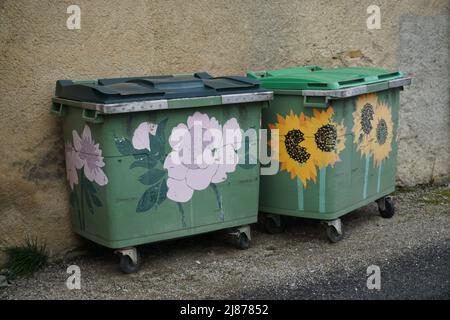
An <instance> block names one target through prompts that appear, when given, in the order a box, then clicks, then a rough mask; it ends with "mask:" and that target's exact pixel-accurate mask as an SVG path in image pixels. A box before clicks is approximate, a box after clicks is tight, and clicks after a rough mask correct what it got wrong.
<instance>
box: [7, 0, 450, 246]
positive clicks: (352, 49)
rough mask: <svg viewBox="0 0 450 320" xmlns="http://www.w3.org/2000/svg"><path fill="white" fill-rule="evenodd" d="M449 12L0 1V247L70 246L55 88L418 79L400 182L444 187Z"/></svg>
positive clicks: (423, 4) (407, 103)
mask: <svg viewBox="0 0 450 320" xmlns="http://www.w3.org/2000/svg"><path fill="white" fill-rule="evenodd" d="M71 4H77V5H79V6H80V7H81V30H68V29H67V27H66V20H67V17H68V14H66V8H67V7H68V6H69V5H71ZM370 4H376V5H378V6H380V8H381V30H367V26H366V19H367V14H366V8H367V7H368V6H369V5H370ZM449 7H450V5H449V1H448V0H441V1H439V0H434V1H430V0H420V1H418V0H410V1H387V0H383V1H381V0H377V1H374V0H371V1H359V0H352V1H350V0H341V1H336V0H333V1H316V0H309V1H308V0H302V1H292V0H285V1H263V0H253V1H248V0H247V1H242V0H231V1H219V0H217V1H206V0H204V1H183V0H179V1H144V0H108V1H106V0H95V1H88V0H73V1H56V0H54V1H51V0H43V1H32V0H28V1H18V0H2V1H0V106H1V114H0V128H1V135H0V154H1V162H0V180H1V183H0V221H1V222H0V241H1V242H0V245H6V244H13V243H18V242H21V241H22V240H23V238H24V237H25V236H26V235H29V236H38V237H39V238H40V239H42V240H45V241H46V242H47V243H48V245H49V248H50V249H51V250H52V253H53V254H56V255H58V254H60V253H62V252H65V251H66V250H68V249H70V248H73V247H74V246H75V245H77V240H76V237H74V236H73V235H72V233H71V232H70V227H69V224H68V205H67V193H66V191H65V190H66V189H65V173H64V162H63V152H62V151H63V150H62V145H63V142H62V140H61V128H60V124H59V121H58V119H56V118H55V117H53V116H52V115H50V114H49V112H48V109H49V106H50V99H51V97H52V94H53V91H54V84H55V81H56V80H57V79H63V78H66V79H83V78H100V77H118V76H132V75H148V74H170V73H180V72H189V71H208V72H210V73H212V74H215V75H224V74H242V73H244V72H245V71H246V70H247V69H251V68H258V69H263V68H279V67H287V66H296V65H304V64H320V65H323V66H381V67H385V68H394V69H395V68H398V66H401V69H402V70H404V71H406V72H415V73H417V74H416V84H415V87H413V88H412V89H410V90H409V91H405V92H404V94H403V96H402V99H403V103H402V111H401V112H402V115H401V131H402V133H403V132H404V133H405V136H401V140H400V150H399V162H400V163H401V165H400V167H399V171H398V179H399V181H400V182H402V183H405V184H416V183H424V182H429V181H431V180H440V181H445V180H446V179H448V177H449V157H450V156H449V150H450V142H449V141H450V137H449V116H450V115H449V97H448V82H449V75H448V66H449V58H448V39H449V28H448V20H449V19H448V18H449V16H448V10H449ZM402 16H409V17H410V18H405V19H403V18H402ZM417 16H420V17H421V18H418V17H417ZM427 17H428V18H427ZM416 19H417V20H416ZM416 21H417V24H416ZM435 28H437V29H438V30H439V32H438V35H436V34H435V33H434V30H435ZM420 39H424V40H426V41H421V40H420ZM435 49H436V50H437V51H438V52H439V54H436V51H435ZM421 57H426V58H425V59H421ZM444 68H445V69H444ZM443 70H447V71H443ZM432 71H436V72H438V74H439V76H436V74H435V73H433V72H432ZM430 78H432V79H433V82H432V83H431V82H430V81H429V79H430ZM436 86H438V87H439V88H440V90H437V89H436ZM419 88H420V90H421V92H420V93H417V92H414V91H415V90H416V89H419ZM443 91H446V95H445V94H444V93H443ZM441 93H442V97H441V98H436V96H439V95H440V94H441ZM433 97H434V98H433ZM428 98H433V99H432V100H429V99H428ZM430 101H432V103H433V104H432V105H430ZM415 110H421V111H420V112H417V113H416V112H415ZM431 113H432V114H433V115H431ZM418 124H420V125H418ZM431 166H433V169H432V170H431V169H430V168H431Z"/></svg>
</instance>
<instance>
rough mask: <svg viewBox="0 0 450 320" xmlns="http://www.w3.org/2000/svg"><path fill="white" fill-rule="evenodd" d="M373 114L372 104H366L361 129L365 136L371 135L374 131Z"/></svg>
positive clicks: (362, 111)
mask: <svg viewBox="0 0 450 320" xmlns="http://www.w3.org/2000/svg"><path fill="white" fill-rule="evenodd" d="M373 114H374V111H373V106H372V105H371V104H370V103H366V105H365V106H364V107H363V108H362V110H361V127H362V130H363V132H364V133H365V134H369V133H370V131H372V120H373Z"/></svg>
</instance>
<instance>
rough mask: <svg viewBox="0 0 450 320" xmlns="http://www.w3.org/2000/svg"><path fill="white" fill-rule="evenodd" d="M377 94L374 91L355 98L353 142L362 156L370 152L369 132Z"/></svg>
mask: <svg viewBox="0 0 450 320" xmlns="http://www.w3.org/2000/svg"><path fill="white" fill-rule="evenodd" d="M377 100H378V99H377V95H376V94H374V93H370V94H363V95H360V96H359V97H358V98H357V100H356V110H355V112H353V142H354V143H355V144H356V149H357V150H358V151H359V152H361V154H362V155H363V156H368V155H369V153H370V141H369V139H370V134H371V133H372V130H373V123H372V122H373V116H374V114H375V109H376V106H377Z"/></svg>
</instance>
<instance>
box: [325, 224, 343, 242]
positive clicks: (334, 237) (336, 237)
mask: <svg viewBox="0 0 450 320" xmlns="http://www.w3.org/2000/svg"><path fill="white" fill-rule="evenodd" d="M327 237H328V240H330V242H331V243H336V242H339V241H341V240H342V239H343V238H344V231H342V233H341V234H339V233H338V231H337V230H336V228H335V227H333V226H327Z"/></svg>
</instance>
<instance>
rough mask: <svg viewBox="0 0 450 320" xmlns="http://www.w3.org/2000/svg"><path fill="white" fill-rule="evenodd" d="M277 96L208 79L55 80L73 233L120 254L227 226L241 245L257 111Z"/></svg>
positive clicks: (248, 217) (254, 201)
mask: <svg viewBox="0 0 450 320" xmlns="http://www.w3.org/2000/svg"><path fill="white" fill-rule="evenodd" d="M271 99H272V92H270V91H268V90H265V89H262V88H261V87H260V85H259V82H258V81H257V80H254V79H249V78H245V77H217V78H213V77H211V76H210V75H208V74H207V73H196V74H193V75H173V76H155V77H153V76H149V77H137V78H116V79H99V80H94V81H71V80H59V81H57V83H56V93H55V97H54V98H53V100H52V108H51V111H52V112H53V113H55V114H57V115H58V116H60V117H61V119H62V124H63V126H62V127H63V135H64V141H65V159H66V171H67V180H68V182H69V183H68V185H69V190H70V208H71V219H72V225H73V230H74V231H75V232H76V233H78V234H80V235H81V236H83V237H85V238H87V239H90V240H92V241H94V242H96V243H98V244H101V245H103V246H106V247H109V248H114V249H118V250H116V252H117V253H118V254H120V256H121V260H120V266H121V268H122V270H123V271H124V272H134V271H136V270H137V268H138V266H139V261H140V259H139V254H138V251H137V250H136V248H135V247H134V246H136V245H140V244H145V243H151V242H156V241H161V240H167V239H173V238H180V237H186V236H190V235H195V234H200V233H205V232H210V231H214V230H219V229H228V228H231V229H232V232H230V234H233V235H234V236H235V239H236V242H237V244H238V246H239V247H240V248H241V249H245V248H247V247H248V245H249V241H250V239H251V235H250V228H249V224H251V223H255V222H256V221H257V213H258V191H259V163H258V161H257V159H256V158H255V157H250V154H249V148H250V147H251V146H252V145H253V146H254V145H256V144H257V140H258V134H259V127H260V119H261V108H262V107H264V106H265V105H267V104H268V100H271Z"/></svg>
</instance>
